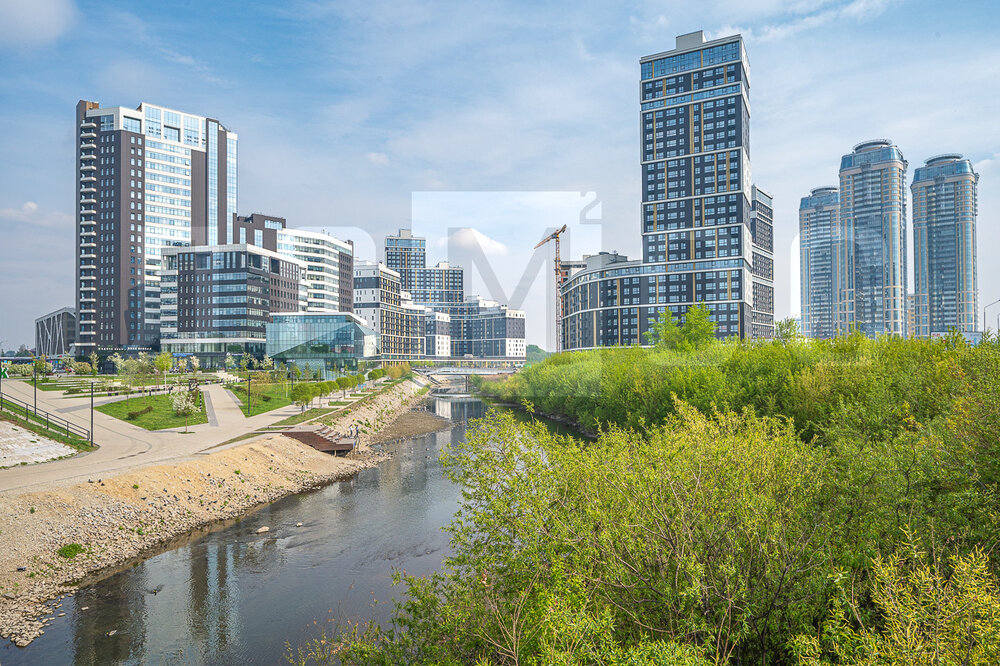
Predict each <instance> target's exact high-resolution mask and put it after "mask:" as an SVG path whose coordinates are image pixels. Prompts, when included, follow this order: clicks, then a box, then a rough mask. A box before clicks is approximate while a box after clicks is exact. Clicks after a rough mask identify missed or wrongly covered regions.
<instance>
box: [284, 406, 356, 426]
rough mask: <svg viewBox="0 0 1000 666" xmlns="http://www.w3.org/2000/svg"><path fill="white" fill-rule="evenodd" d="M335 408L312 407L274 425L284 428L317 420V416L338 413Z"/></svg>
mask: <svg viewBox="0 0 1000 666" xmlns="http://www.w3.org/2000/svg"><path fill="white" fill-rule="evenodd" d="M339 411H340V410H339V409H336V408H326V407H313V408H312V409H307V410H306V411H304V412H300V413H299V414H295V415H294V416H289V417H288V418H286V419H281V420H280V421H278V422H277V423H275V424H274V425H276V426H286V425H297V424H299V423H303V422H304V421H309V420H310V419H314V418H317V417H319V416H326V415H327V414H329V413H330V412H339Z"/></svg>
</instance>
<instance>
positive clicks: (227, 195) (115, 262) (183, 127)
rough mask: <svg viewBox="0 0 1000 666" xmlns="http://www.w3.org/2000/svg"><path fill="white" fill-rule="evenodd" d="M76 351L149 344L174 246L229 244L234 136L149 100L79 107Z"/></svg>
mask: <svg viewBox="0 0 1000 666" xmlns="http://www.w3.org/2000/svg"><path fill="white" fill-rule="evenodd" d="M74 132H75V136H76V140H77V151H76V181H77V190H78V192H79V197H78V199H77V208H76V221H77V234H76V236H77V238H76V246H77V247H76V249H77V252H76V256H77V271H76V302H77V315H78V336H77V342H76V345H75V352H76V353H77V354H89V353H90V352H92V351H98V352H102V351H103V352H110V351H117V350H124V351H139V350H148V349H150V348H151V347H152V346H153V345H154V344H155V343H156V341H157V339H158V338H159V329H160V270H161V268H162V254H163V251H164V250H165V249H167V248H172V247H177V246H187V245H192V244H195V245H205V244H210V245H215V244H224V243H228V242H231V241H232V233H231V224H232V220H233V217H234V214H235V212H236V203H237V199H236V195H237V136H236V134H234V133H233V132H230V131H228V130H227V129H226V128H225V127H223V126H222V125H221V124H220V123H219V121H217V120H214V119H212V118H206V117H204V116H198V115H193V114H189V113H184V112H181V111H174V110H171V109H167V108H165V107H162V106H155V105H152V104H147V103H142V104H140V105H139V106H138V108H136V109H131V108H126V107H101V106H100V104H99V103H98V102H88V101H83V100H81V101H80V102H79V103H78V104H77V106H76V124H75V128H74Z"/></svg>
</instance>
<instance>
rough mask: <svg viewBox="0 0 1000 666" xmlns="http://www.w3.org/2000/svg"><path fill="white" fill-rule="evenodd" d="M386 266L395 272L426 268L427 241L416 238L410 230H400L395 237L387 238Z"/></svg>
mask: <svg viewBox="0 0 1000 666" xmlns="http://www.w3.org/2000/svg"><path fill="white" fill-rule="evenodd" d="M385 265H386V266H388V267H389V268H391V269H392V270H394V271H398V270H400V269H404V268H424V267H426V266H427V239H426V238H421V237H419V236H414V235H413V232H412V231H410V230H409V229H400V230H399V233H398V234H396V235H395V236H386V237H385ZM404 288H405V287H404Z"/></svg>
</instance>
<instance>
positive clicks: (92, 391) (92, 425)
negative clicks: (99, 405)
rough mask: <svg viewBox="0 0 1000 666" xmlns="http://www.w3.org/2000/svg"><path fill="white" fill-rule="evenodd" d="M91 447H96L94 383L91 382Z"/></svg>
mask: <svg viewBox="0 0 1000 666" xmlns="http://www.w3.org/2000/svg"><path fill="white" fill-rule="evenodd" d="M90 445H91V446H93V445H94V382H90Z"/></svg>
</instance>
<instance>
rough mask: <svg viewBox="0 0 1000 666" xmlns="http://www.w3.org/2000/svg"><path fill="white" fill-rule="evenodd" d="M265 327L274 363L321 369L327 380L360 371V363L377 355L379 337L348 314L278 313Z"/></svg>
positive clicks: (268, 347)
mask: <svg viewBox="0 0 1000 666" xmlns="http://www.w3.org/2000/svg"><path fill="white" fill-rule="evenodd" d="M266 328H267V354H268V356H270V357H271V358H272V359H274V362H275V363H284V364H286V365H294V366H298V367H299V368H303V369H305V368H308V369H309V370H310V371H312V372H315V371H317V370H318V371H319V372H320V375H321V376H322V377H323V378H324V379H326V378H329V377H334V376H336V375H338V374H342V373H344V372H357V370H358V363H359V361H369V360H375V357H376V355H377V354H378V334H377V333H376V332H375V331H373V330H372V329H371V328H370V327H369V326H368V325H367V324H366V323H365V322H364V320H362V319H361V318H360V317H358V316H357V315H355V314H351V313H349V312H293V313H277V314H272V315H271V321H270V323H268V324H267V326H266Z"/></svg>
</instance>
